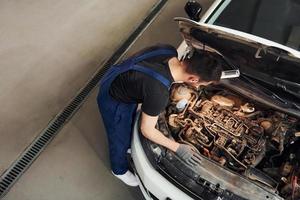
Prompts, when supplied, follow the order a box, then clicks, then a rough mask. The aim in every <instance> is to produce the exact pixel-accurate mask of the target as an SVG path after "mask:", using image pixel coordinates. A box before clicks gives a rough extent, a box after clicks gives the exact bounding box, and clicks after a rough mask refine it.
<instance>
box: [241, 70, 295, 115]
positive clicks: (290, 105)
mask: <svg viewBox="0 0 300 200" xmlns="http://www.w3.org/2000/svg"><path fill="white" fill-rule="evenodd" d="M243 78H244V79H245V80H246V81H248V83H249V84H251V85H253V86H254V88H257V89H259V90H260V91H262V92H263V93H264V94H267V95H269V96H270V97H271V98H272V99H274V100H277V101H279V102H280V103H281V104H283V105H284V107H286V108H293V107H294V108H296V109H298V110H300V105H299V104H297V103H295V102H291V101H289V100H287V99H284V98H281V97H280V96H279V95H277V94H276V93H274V92H273V91H271V90H269V89H267V88H265V87H263V86H261V85H260V84H258V83H256V82H255V81H252V80H251V79H249V78H248V77H247V76H245V75H243Z"/></svg>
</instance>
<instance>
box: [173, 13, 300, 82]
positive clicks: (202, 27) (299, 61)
mask: <svg viewBox="0 0 300 200" xmlns="http://www.w3.org/2000/svg"><path fill="white" fill-rule="evenodd" d="M175 21H178V23H179V29H180V32H181V33H182V36H183V38H184V40H185V42H186V44H187V45H188V46H193V47H195V48H197V49H206V50H212V51H216V52H218V53H219V54H221V55H223V56H225V57H226V58H228V59H229V60H230V62H231V63H232V64H233V65H234V66H235V67H237V68H239V69H240V70H241V71H242V72H247V71H248V70H251V69H252V70H255V71H257V72H263V73H266V74H268V75H270V76H272V77H278V78H282V79H284V80H287V81H291V82H295V83H298V84H300V79H299V78H298V77H295V76H291V74H299V75H300V52H299V51H296V50H294V49H292V48H289V47H286V46H283V45H281V44H278V43H276V42H272V41H270V40H267V39H263V38H260V37H257V36H253V35H250V34H247V33H244V32H240V31H236V30H232V29H229V28H224V27H219V26H216V25H210V24H205V23H198V22H195V21H192V20H189V19H186V18H179V17H178V18H175Z"/></svg>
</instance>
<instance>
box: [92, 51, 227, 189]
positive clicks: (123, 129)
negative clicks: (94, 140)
mask: <svg viewBox="0 0 300 200" xmlns="http://www.w3.org/2000/svg"><path fill="white" fill-rule="evenodd" d="M221 73H222V69H221V67H220V65H219V63H218V61H217V59H216V58H215V57H214V56H212V53H197V52H195V53H194V55H193V56H192V57H191V58H188V59H185V60H183V61H180V60H178V58H177V51H176V49H175V48H174V47H172V46H170V45H158V46H153V47H149V48H147V49H144V50H142V51H140V52H138V53H137V54H135V55H133V56H132V57H130V58H129V59H127V60H125V61H124V62H122V63H120V64H118V65H115V66H113V67H111V69H110V70H109V71H108V72H107V73H106V74H105V76H104V78H103V79H102V81H101V83H100V91H99V95H98V98H97V101H98V106H99V110H100V113H101V115H102V118H103V122H104V125H105V128H106V132H107V137H108V143H109V153H110V162H111V168H112V173H113V174H114V175H115V176H116V177H117V178H119V179H121V180H122V181H123V182H124V183H126V184H127V185H130V186H137V185H138V182H137V179H136V177H135V176H134V175H133V174H132V173H131V172H130V171H129V170H128V161H127V157H126V153H127V150H128V149H129V148H130V143H131V135H132V126H133V120H134V115H135V112H136V108H137V104H138V103H141V104H142V106H141V110H142V114H141V117H142V118H141V132H142V134H143V135H144V136H145V137H146V138H148V139H149V140H151V141H153V142H155V143H157V144H160V145H162V146H164V147H166V148H168V149H170V150H171V151H173V152H175V153H176V154H177V155H178V156H179V157H181V158H183V159H184V160H185V161H187V162H189V163H190V164H197V162H199V160H200V157H199V155H198V154H197V153H195V151H193V150H192V147H190V146H189V145H186V144H179V143H177V142H175V141H173V140H171V139H169V138H167V137H165V136H164V135H163V134H162V133H161V132H160V131H159V130H157V129H156V128H155V125H156V122H157V119H158V115H159V114H160V113H161V112H162V111H163V110H164V109H165V107H166V105H167V103H168V99H169V88H170V86H171V83H172V82H178V81H183V82H185V83H187V84H190V85H192V86H195V87H198V86H200V85H208V84H210V83H212V82H217V81H219V80H220V77H221Z"/></svg>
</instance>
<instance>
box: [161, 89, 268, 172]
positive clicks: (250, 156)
mask: <svg viewBox="0 0 300 200" xmlns="http://www.w3.org/2000/svg"><path fill="white" fill-rule="evenodd" d="M256 112H258V111H256V108H254V107H253V106H251V105H250V104H249V103H242V102H236V101H234V100H232V99H231V98H229V97H226V96H222V95H218V94H216V95H214V96H212V97H209V98H206V97H204V96H203V95H201V94H199V93H198V92H196V91H195V90H193V89H191V88H189V87H188V86H187V85H184V84H178V85H175V86H174V87H173V90H172V93H171V103H170V106H169V111H168V112H167V116H166V117H167V120H168V125H169V128H170V129H171V130H172V132H174V133H177V138H178V140H179V141H180V142H183V143H189V144H192V145H193V146H195V147H196V148H197V149H198V150H199V152H200V153H201V154H203V155H205V156H207V157H209V158H211V159H212V160H214V161H216V162H218V163H219V164H221V165H223V166H224V165H225V166H228V167H229V168H232V169H235V170H237V171H242V170H245V169H247V168H248V167H249V166H252V167H254V166H256V165H257V164H258V163H259V162H260V161H261V159H262V158H263V157H264V153H265V144H266V139H265V137H264V129H263V127H261V126H260V125H259V124H258V122H257V121H254V120H251V119H250V117H249V116H251V115H254V114H255V113H256Z"/></svg>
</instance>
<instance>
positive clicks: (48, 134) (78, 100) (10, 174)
mask: <svg viewBox="0 0 300 200" xmlns="http://www.w3.org/2000/svg"><path fill="white" fill-rule="evenodd" d="M166 2H167V0H160V1H158V3H156V4H155V6H154V7H153V8H152V10H151V11H150V13H149V14H148V16H147V17H146V18H145V19H144V20H143V22H142V23H141V24H140V25H139V26H138V27H137V28H136V29H135V30H134V32H133V33H132V34H131V35H130V36H129V37H128V38H127V40H126V41H125V42H124V43H123V44H122V45H121V46H120V47H119V49H118V50H117V51H116V52H115V53H114V54H113V55H112V56H111V57H110V58H109V59H108V60H107V61H106V62H105V63H104V65H102V67H101V69H100V70H99V71H98V72H97V73H96V74H95V75H94V76H93V77H92V79H91V80H89V81H88V83H87V84H86V85H85V87H83V88H82V89H81V90H80V91H79V93H78V94H77V95H76V96H75V97H74V98H73V99H72V100H71V101H70V103H69V104H68V105H67V106H66V107H65V108H64V109H63V110H62V111H61V112H60V113H59V114H58V115H57V116H56V117H55V118H54V119H53V120H52V121H51V122H50V123H49V125H48V126H47V127H46V128H45V129H44V130H43V131H42V132H41V133H40V135H39V136H38V137H37V138H35V139H34V141H33V142H32V143H31V144H30V145H29V146H28V147H27V148H26V149H25V150H24V152H23V153H22V154H21V155H20V156H19V158H18V159H17V160H16V161H15V162H14V163H13V164H12V165H11V166H10V167H9V168H8V169H7V170H6V171H5V172H4V173H3V174H2V175H1V177H0V199H2V198H3V197H4V196H5V194H6V193H7V192H8V191H9V189H10V188H11V187H12V186H13V184H14V183H15V182H16V181H17V180H18V179H19V178H20V176H21V175H22V174H23V173H24V172H25V171H26V170H27V169H28V168H29V167H30V165H31V164H32V163H33V161H34V160H35V159H36V158H37V157H38V156H39V155H40V153H41V152H42V151H43V150H44V149H45V148H46V146H47V145H48V144H49V143H50V141H51V140H52V139H53V138H54V137H55V136H56V135H57V133H58V132H59V130H60V129H61V128H62V127H63V125H64V124H65V123H66V122H67V121H68V120H69V119H70V118H71V117H72V115H73V114H74V113H75V112H76V111H77V110H78V109H79V107H80V106H81V105H82V103H83V101H84V100H85V99H86V97H87V96H88V95H89V94H90V93H91V91H92V89H94V88H95V87H96V86H97V84H98V83H99V81H100V80H101V78H102V76H103V75H104V73H105V72H106V71H107V69H109V67H110V66H111V65H113V64H114V63H116V62H117V61H118V60H119V59H120V58H121V57H122V56H123V55H124V54H125V53H126V51H127V50H128V49H129V47H130V46H131V45H132V44H133V43H134V41H135V40H136V39H137V38H138V37H139V36H140V35H141V33H142V32H143V31H144V30H145V29H146V28H147V26H148V25H149V24H150V23H151V22H152V21H153V20H154V19H155V17H156V16H157V15H158V13H159V11H160V10H161V9H162V8H163V7H164V5H165V4H166Z"/></svg>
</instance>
